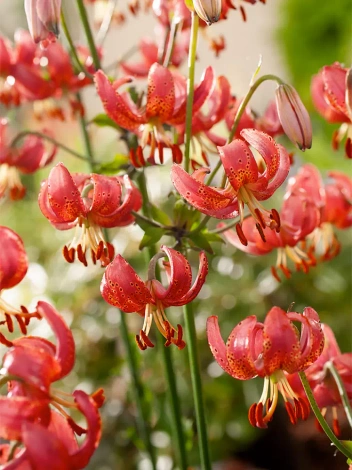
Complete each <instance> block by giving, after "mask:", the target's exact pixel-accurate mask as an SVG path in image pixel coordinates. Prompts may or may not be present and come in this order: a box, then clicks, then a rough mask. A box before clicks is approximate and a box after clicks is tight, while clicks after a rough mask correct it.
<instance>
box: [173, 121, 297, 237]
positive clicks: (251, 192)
mask: <svg viewBox="0 0 352 470" xmlns="http://www.w3.org/2000/svg"><path fill="white" fill-rule="evenodd" d="M241 135H242V137H243V139H245V141H244V140H241V139H235V140H234V141H233V142H231V143H230V144H228V145H225V146H223V147H218V151H219V155H220V158H221V161H222V164H223V166H224V170H225V173H226V176H227V184H226V186H225V188H224V189H222V188H214V187H209V186H207V185H206V184H205V183H204V180H205V177H206V174H207V173H209V170H208V169H207V168H200V169H199V170H196V171H195V172H194V173H193V174H192V175H189V174H188V173H186V172H185V171H184V170H183V169H182V168H181V167H180V166H179V165H174V166H173V167H172V170H171V179H172V182H173V184H174V186H175V188H176V189H177V191H178V192H179V193H180V194H181V196H182V197H183V198H184V199H186V201H187V202H188V203H189V204H191V205H192V206H194V207H195V208H196V209H198V210H199V211H200V212H202V213H203V214H206V215H209V216H211V217H216V218H218V219H230V218H234V217H236V216H237V215H238V214H240V217H241V222H240V223H239V224H237V226H236V230H237V233H238V234H239V237H240V239H241V241H242V243H243V244H244V245H246V244H247V240H246V238H245V236H244V234H243V230H242V228H241V224H242V222H243V220H244V212H243V210H244V206H245V205H247V207H248V208H249V210H250V212H251V214H252V215H253V218H254V219H255V220H256V227H257V229H258V231H259V233H260V235H261V237H262V239H263V240H264V241H265V235H264V229H265V228H266V227H267V226H268V227H270V228H271V229H275V230H277V231H279V230H280V218H279V215H278V212H277V211H276V210H275V209H272V210H271V212H269V211H268V210H266V209H265V208H264V207H263V206H262V205H261V204H260V202H259V201H263V200H266V199H269V198H270V196H272V195H273V194H274V192H275V191H276V189H277V188H278V187H280V186H281V184H282V183H283V182H284V180H285V179H286V177H287V175H288V172H289V168H290V158H289V155H288V153H287V151H286V150H285V149H284V147H283V146H282V145H280V144H277V143H276V142H275V141H274V140H273V139H272V138H271V137H270V136H269V135H267V134H265V133H264V132H261V131H258V130H255V129H244V130H243V131H242V132H241ZM248 144H249V145H251V146H253V147H254V148H255V149H256V150H257V151H258V153H259V154H260V158H261V162H260V163H258V162H257V160H256V159H255V157H254V154H253V153H252V151H251V150H250V148H249V145H248Z"/></svg>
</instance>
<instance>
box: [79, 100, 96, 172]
mask: <svg viewBox="0 0 352 470" xmlns="http://www.w3.org/2000/svg"><path fill="white" fill-rule="evenodd" d="M76 98H77V101H78V102H79V104H80V105H82V98H81V95H80V94H79V93H76ZM79 123H80V126H81V131H82V136H83V141H84V146H85V148H86V152H87V155H88V165H89V168H90V170H91V171H93V170H94V163H95V162H94V156H93V148H92V144H91V141H90V137H89V134H88V131H87V121H86V118H85V117H84V115H83V116H82V115H80V117H79Z"/></svg>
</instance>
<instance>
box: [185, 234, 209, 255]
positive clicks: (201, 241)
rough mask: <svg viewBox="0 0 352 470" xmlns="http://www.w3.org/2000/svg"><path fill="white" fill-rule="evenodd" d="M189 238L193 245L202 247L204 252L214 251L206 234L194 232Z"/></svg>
mask: <svg viewBox="0 0 352 470" xmlns="http://www.w3.org/2000/svg"><path fill="white" fill-rule="evenodd" d="M189 239H190V240H191V241H192V242H193V243H194V245H195V246H196V247H198V248H202V249H203V250H205V251H206V252H208V253H210V254H213V253H214V251H213V249H212V247H211V246H210V243H209V242H208V240H207V238H206V236H205V235H204V234H203V233H194V234H192V235H190V236H189Z"/></svg>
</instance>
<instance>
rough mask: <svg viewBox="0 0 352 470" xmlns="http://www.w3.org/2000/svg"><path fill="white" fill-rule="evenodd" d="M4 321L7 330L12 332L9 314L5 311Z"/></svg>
mask: <svg viewBox="0 0 352 470" xmlns="http://www.w3.org/2000/svg"><path fill="white" fill-rule="evenodd" d="M5 322H6V325H7V329H8V330H9V332H10V333H13V321H12V318H11V315H9V314H8V313H5Z"/></svg>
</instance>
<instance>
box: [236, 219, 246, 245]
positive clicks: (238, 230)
mask: <svg viewBox="0 0 352 470" xmlns="http://www.w3.org/2000/svg"><path fill="white" fill-rule="evenodd" d="M236 233H237V235H238V238H239V239H240V242H241V243H242V245H244V246H247V245H248V241H247V238H246V237H245V235H244V233H243V230H242V226H241V224H237V225H236Z"/></svg>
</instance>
